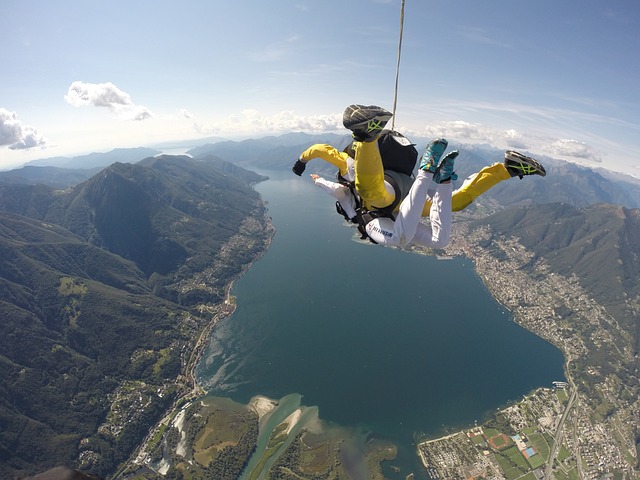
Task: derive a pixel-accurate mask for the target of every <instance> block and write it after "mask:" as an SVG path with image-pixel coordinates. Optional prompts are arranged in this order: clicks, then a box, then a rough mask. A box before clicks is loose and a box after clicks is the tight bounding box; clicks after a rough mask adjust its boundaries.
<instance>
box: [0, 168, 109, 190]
mask: <svg viewBox="0 0 640 480" xmlns="http://www.w3.org/2000/svg"><path fill="white" fill-rule="evenodd" d="M102 168H103V167H95V168H77V169H71V168H64V167H37V166H25V167H21V168H17V169H15V170H10V171H7V172H0V183H8V184H25V185H35V184H42V185H49V186H51V187H54V188H67V187H70V186H73V185H77V184H78V183H80V182H83V181H85V180H88V179H89V178H91V177H92V176H94V175H95V174H96V173H98V172H99V171H100V170H102Z"/></svg>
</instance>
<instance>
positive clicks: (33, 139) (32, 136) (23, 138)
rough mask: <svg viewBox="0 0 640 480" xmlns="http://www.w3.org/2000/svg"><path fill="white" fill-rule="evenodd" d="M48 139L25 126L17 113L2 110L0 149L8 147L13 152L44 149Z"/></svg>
mask: <svg viewBox="0 0 640 480" xmlns="http://www.w3.org/2000/svg"><path fill="white" fill-rule="evenodd" d="M46 143H47V141H46V139H45V138H44V137H43V136H42V135H40V134H39V133H38V131H37V130H36V129H35V128H33V127H31V126H29V125H23V124H22V122H20V120H18V116H17V115H16V112H10V111H9V110H6V109H4V108H0V147H6V146H8V147H9V149H11V150H25V149H28V148H34V147H44V146H45V145H46Z"/></svg>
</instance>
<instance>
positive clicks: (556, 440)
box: [544, 358, 582, 480]
mask: <svg viewBox="0 0 640 480" xmlns="http://www.w3.org/2000/svg"><path fill="white" fill-rule="evenodd" d="M570 361H571V359H570V358H569V359H568V360H567V363H566V372H567V380H569V385H571V387H570V388H571V396H570V397H569V401H568V402H567V408H566V409H565V411H564V413H563V414H562V417H561V418H560V421H559V422H558V427H557V428H556V433H555V435H554V436H553V446H552V447H551V451H550V452H549V460H548V461H547V468H546V469H545V472H544V480H551V475H552V474H553V463H554V462H555V459H556V456H557V455H558V450H560V447H561V446H562V433H563V431H564V423H565V421H566V420H567V417H568V416H569V413H570V412H571V409H572V408H573V405H574V403H575V402H576V399H577V398H578V389H577V388H576V384H575V383H574V382H573V379H572V378H571V376H570V375H569V363H570ZM579 462H580V460H579V459H578V463H579ZM580 478H582V475H580Z"/></svg>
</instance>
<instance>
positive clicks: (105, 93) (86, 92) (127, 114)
mask: <svg viewBox="0 0 640 480" xmlns="http://www.w3.org/2000/svg"><path fill="white" fill-rule="evenodd" d="M64 99H65V100H66V101H67V103H68V104H69V105H73V106H74V107H84V106H94V107H106V108H108V109H109V110H111V111H112V112H113V113H114V114H115V115H116V116H118V117H119V118H124V119H127V120H145V119H147V118H151V117H152V116H153V115H152V114H151V112H150V111H149V109H148V108H147V107H144V106H142V105H136V104H134V103H133V101H132V100H131V96H130V95H129V94H128V93H126V92H123V91H122V90H120V89H119V88H118V87H116V86H115V85H114V84H113V83H111V82H107V83H86V82H80V81H76V82H73V83H72V84H71V86H70V87H69V90H68V92H67V94H66V95H65V96H64Z"/></svg>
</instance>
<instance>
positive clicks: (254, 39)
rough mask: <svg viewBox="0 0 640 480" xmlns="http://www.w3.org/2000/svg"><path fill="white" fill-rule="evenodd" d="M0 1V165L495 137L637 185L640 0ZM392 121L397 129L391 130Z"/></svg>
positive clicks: (497, 143) (495, 141)
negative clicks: (315, 143) (363, 121)
mask: <svg viewBox="0 0 640 480" xmlns="http://www.w3.org/2000/svg"><path fill="white" fill-rule="evenodd" d="M401 1H402V0H322V1H319V0H269V1H265V0H234V1H230V0H224V1H223V0H181V1H180V2H178V1H167V0H135V1H133V0H126V1H123V0H109V1H103V0H94V1H92V2H87V1H86V0H57V1H55V2H52V1H50V0H0V31H1V32H2V39H1V40H0V170H2V169H5V170H6V169H9V168H15V167H18V166H21V165H23V164H25V163H26V162H28V161H31V160H35V159H42V158H49V157H56V156H77V155H83V154H86V153H90V152H106V151H109V150H112V149H114V148H126V147H139V146H154V145H157V144H160V143H162V144H168V143H171V142H178V141H181V140H189V139H194V140H197V139H204V138H208V137H222V138H227V139H232V140H237V139H242V138H260V137H263V136H267V135H278V134H282V133H288V132H295V131H304V132H308V133H322V132H335V133H344V134H347V133H348V132H347V131H346V130H345V129H344V127H343V126H342V112H343V110H344V108H345V107H346V106H347V105H349V104H352V103H358V104H364V105H371V104H375V105H379V106H382V107H384V108H387V109H388V110H390V111H392V110H393V107H394V99H395V98H396V97H395V83H396V65H397V62H398V50H399V43H400V33H401V32H402V49H401V56H400V69H399V76H398V89H397V106H396V109H395V116H394V119H393V125H392V126H393V127H394V128H395V129H396V130H399V131H401V132H403V133H404V134H405V135H407V136H408V137H409V138H411V137H412V136H415V137H420V138H435V137H440V136H445V137H446V138H448V139H449V141H450V142H459V143H470V144H490V145H492V146H494V147H497V148H502V149H515V150H519V151H522V152H528V153H529V154H531V155H533V156H536V155H540V156H550V157H553V158H558V159H563V160H567V161H570V162H574V163H579V164H582V165H587V166H592V167H603V168H607V169H609V170H613V171H616V172H623V173H626V174H629V175H633V176H635V177H638V178H640V55H639V54H638V52H639V51H640V2H638V1H637V0H612V1H604V0H536V1H526V0H483V1H476V0H405V5H404V21H403V23H402V25H403V27H402V29H401V28H400V26H401ZM390 126H391V125H390Z"/></svg>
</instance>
